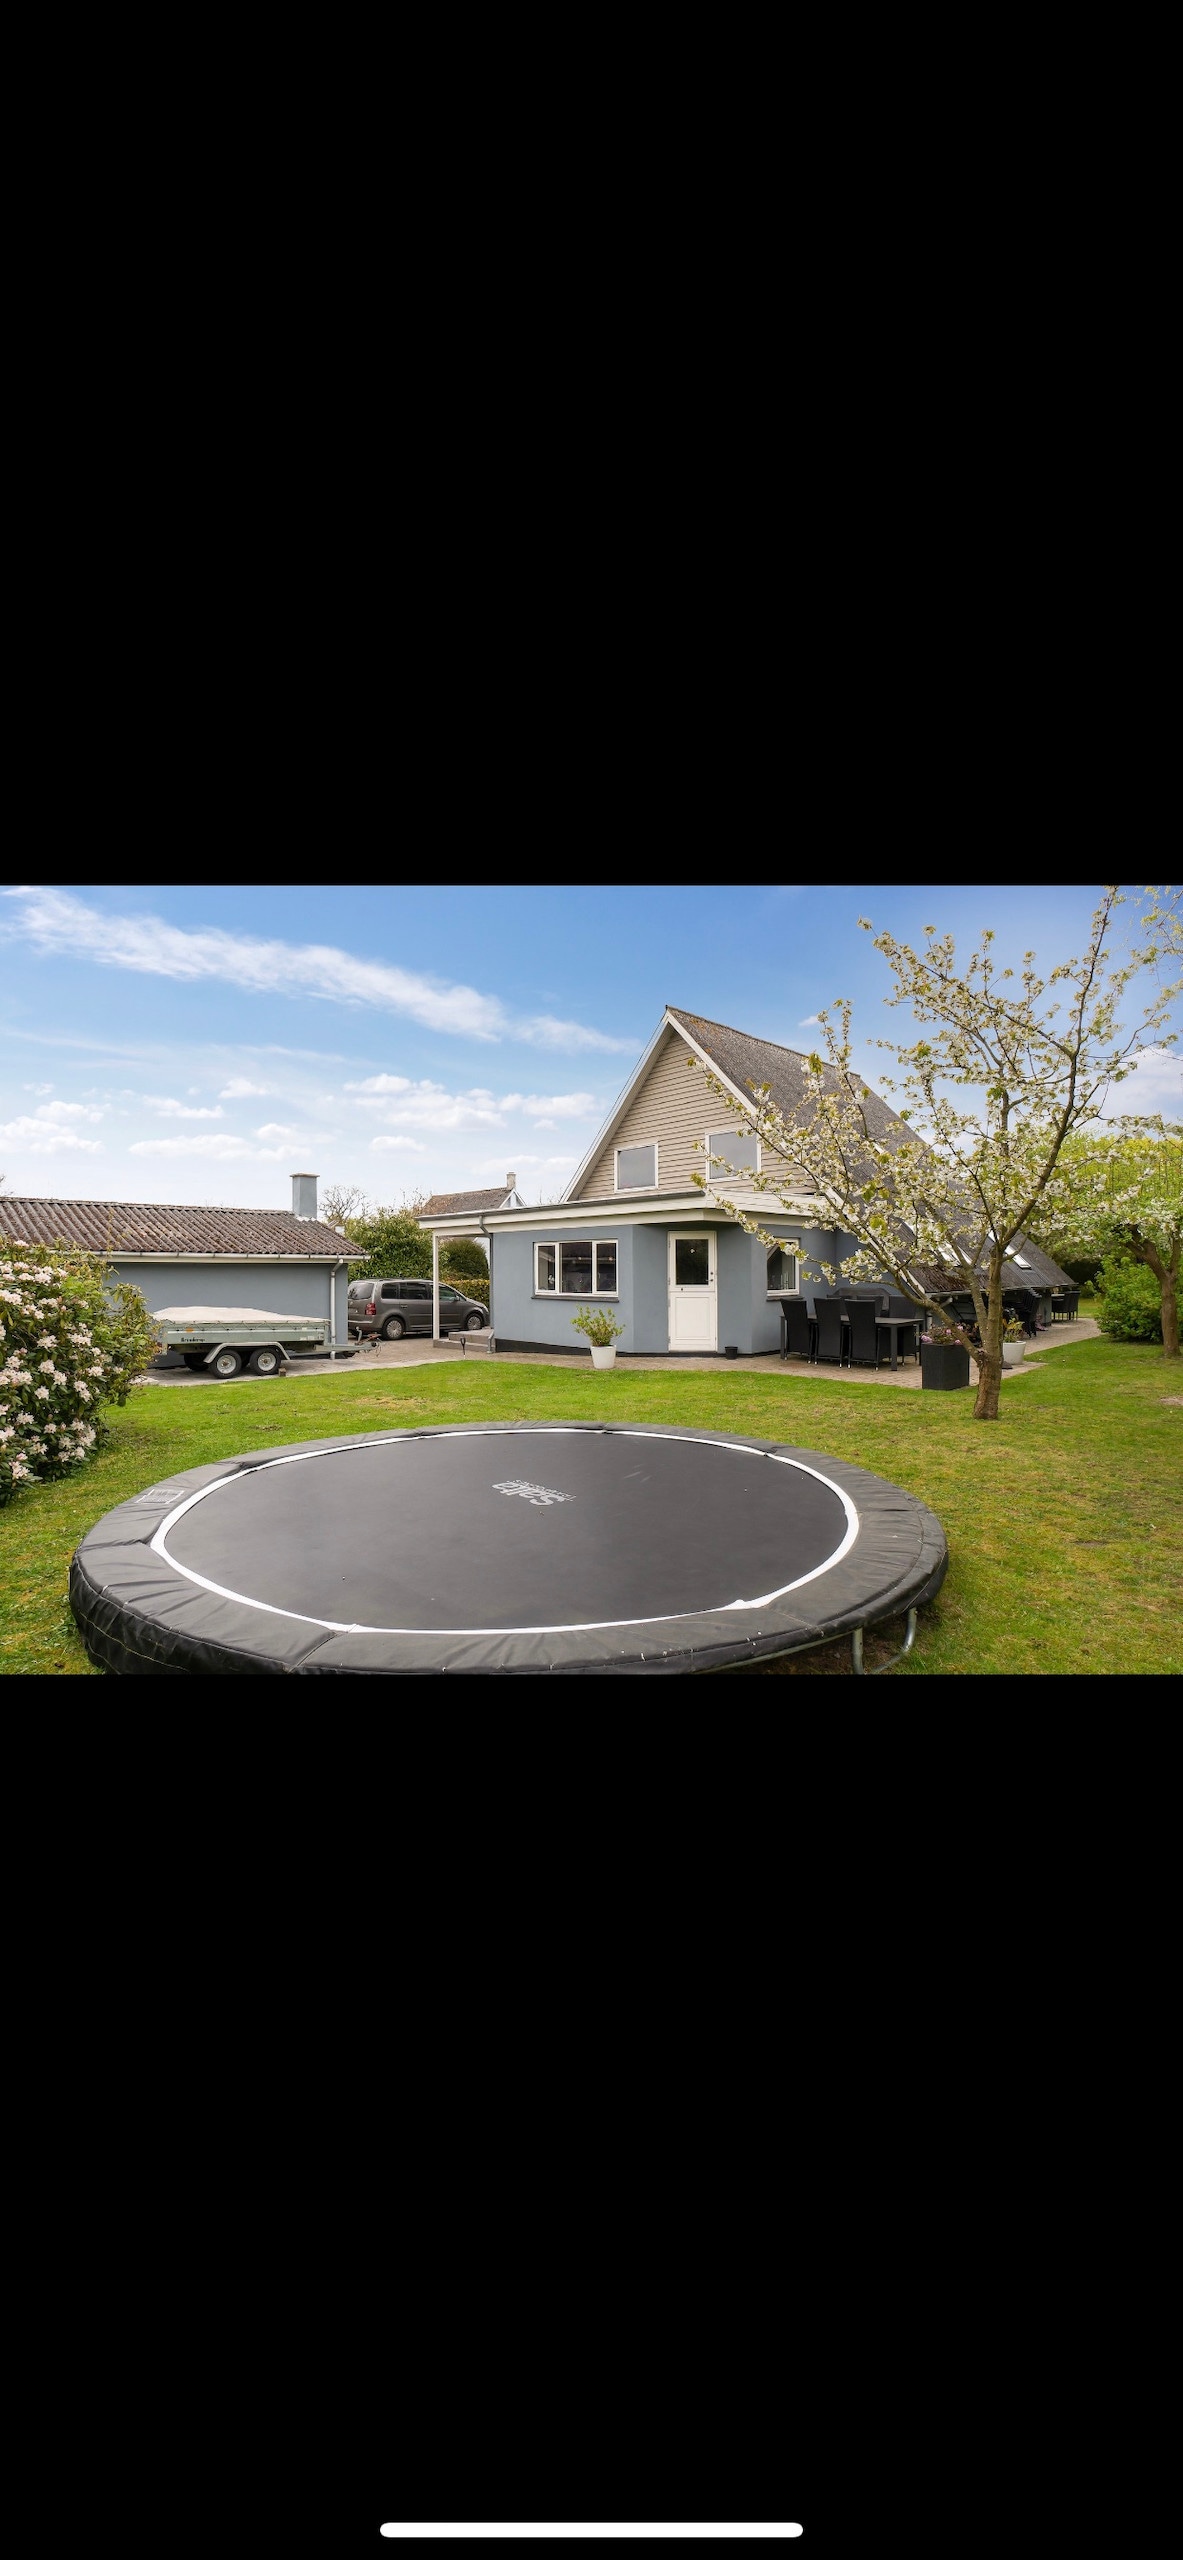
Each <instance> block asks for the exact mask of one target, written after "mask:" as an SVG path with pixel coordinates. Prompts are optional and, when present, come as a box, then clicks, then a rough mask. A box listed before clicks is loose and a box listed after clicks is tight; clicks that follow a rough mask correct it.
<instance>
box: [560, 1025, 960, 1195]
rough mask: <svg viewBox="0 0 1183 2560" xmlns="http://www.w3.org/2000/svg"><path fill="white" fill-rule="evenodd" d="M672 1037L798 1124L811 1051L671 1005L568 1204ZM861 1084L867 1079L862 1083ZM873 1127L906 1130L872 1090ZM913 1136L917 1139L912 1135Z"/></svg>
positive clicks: (887, 1132) (742, 1096) (882, 1132)
mask: <svg viewBox="0 0 1183 2560" xmlns="http://www.w3.org/2000/svg"><path fill="white" fill-rule="evenodd" d="M667 1031H674V1032H676V1033H678V1034H680V1036H681V1037H682V1039H684V1040H685V1041H686V1042H687V1043H688V1045H689V1046H690V1047H691V1048H692V1049H696V1050H697V1051H698V1053H699V1055H700V1056H701V1057H703V1058H705V1059H706V1060H707V1061H708V1063H709V1065H710V1066H711V1067H712V1068H713V1069H714V1072H715V1074H716V1075H717V1076H718V1077H719V1078H720V1079H721V1081H722V1082H723V1083H724V1084H727V1085H730V1087H731V1090H732V1092H733V1094H734V1095H735V1098H736V1101H737V1102H738V1103H739V1104H740V1105H741V1106H744V1105H746V1106H747V1107H749V1108H750V1106H751V1103H752V1101H753V1098H754V1097H753V1095H752V1091H751V1087H752V1085H753V1084H766V1085H768V1086H769V1087H770V1088H771V1095H772V1100H773V1102H774V1103H775V1105H776V1108H777V1110H778V1111H781V1112H783V1113H784V1116H785V1118H786V1119H793V1118H795V1117H796V1115H797V1113H798V1112H799V1110H800V1107H801V1104H802V1102H803V1101H804V1099H805V1095H806V1091H807V1086H806V1078H805V1064H806V1055H807V1053H806V1051H804V1050H802V1049H784V1048H782V1047H781V1045H780V1043H779V1041H776V1040H757V1039H756V1038H754V1036H753V1034H752V1033H751V1032H750V1031H736V1030H735V1029H734V1028H733V1026H732V1024H730V1023H728V1022H712V1021H711V1020H710V1019H709V1017H708V1016H707V1015H706V1014H703V1013H687V1012H684V1011H683V1010H682V1009H681V1007H679V1006H678V1005H672V1004H667V1006H666V1009H665V1012H664V1013H663V1015H662V1017H661V1020H660V1022H659V1023H658V1026H657V1029H656V1031H655V1032H654V1034H653V1038H652V1039H651V1040H650V1042H649V1044H648V1047H647V1048H646V1050H645V1052H644V1054H643V1056H642V1057H641V1058H639V1059H638V1061H637V1064H636V1066H635V1067H634V1069H633V1072H632V1074H631V1076H630V1077H629V1080H628V1083H627V1084H626V1085H625V1087H624V1089H623V1091H622V1092H621V1093H619V1094H618V1095H617V1098H616V1100H615V1102H614V1103H613V1105H612V1109H611V1111H610V1112H609V1114H608V1117H607V1119H606V1120H605V1122H604V1124H603V1127H602V1128H601V1129H598V1130H597V1132H596V1135H595V1137H594V1138H593V1140H592V1143H591V1145H590V1147H589V1148H588V1151H587V1154H586V1155H585V1157H584V1159H583V1162H582V1164H580V1165H579V1166H578V1167H577V1169H576V1171H575V1172H574V1173H573V1174H572V1176H571V1180H570V1182H569V1183H568V1185H567V1188H566V1190H565V1191H564V1193H563V1198H564V1200H571V1199H573V1198H574V1197H575V1194H576V1193H577V1191H578V1189H579V1185H580V1183H581V1182H582V1181H583V1180H584V1178H585V1176H586V1175H587V1174H588V1173H589V1172H590V1170H591V1167H592V1166H593V1165H594V1164H595V1163H597V1161H598V1159H599V1157H600V1156H601V1155H602V1153H603V1151H604V1148H605V1147H606V1146H608V1145H609V1144H610V1142H611V1138H612V1134H613V1131H614V1130H615V1128H616V1127H617V1126H618V1124H619V1122H620V1121H621V1120H622V1119H623V1118H624V1114H625V1112H626V1111H627V1109H628V1107H629V1104H630V1102H631V1101H632V1099H633V1096H634V1094H635V1093H636V1092H637V1091H638V1090H639V1088H640V1086H641V1085H642V1084H643V1083H644V1080H645V1077H646V1076H647V1075H648V1073H649V1069H650V1067H651V1066H652V1064H653V1059H654V1055H655V1052H656V1050H657V1047H658V1045H659V1043H660V1041H661V1039H662V1037H663V1035H664V1034H665V1032H667ZM860 1082H861V1078H860ZM863 1098H864V1104H865V1108H866V1113H867V1125H868V1127H869V1128H870V1130H871V1133H872V1136H873V1137H876V1138H890V1136H891V1133H892V1130H893V1129H899V1130H900V1131H901V1133H902V1132H903V1131H904V1130H905V1127H906V1124H905V1123H904V1122H903V1121H902V1120H901V1119H900V1117H899V1114H898V1112H895V1111H892V1110H891V1109H890V1108H889V1106H888V1105H887V1103H886V1102H884V1101H882V1100H881V1098H880V1096H879V1095H878V1094H877V1093H873V1092H872V1091H871V1088H870V1086H869V1085H866V1086H864V1087H863ZM908 1134H909V1135H911V1134H912V1133H911V1132H910V1131H909V1132H908Z"/></svg>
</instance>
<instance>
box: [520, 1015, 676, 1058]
mask: <svg viewBox="0 0 1183 2560" xmlns="http://www.w3.org/2000/svg"><path fill="white" fill-rule="evenodd" d="M513 1036H514V1038H515V1039H516V1040H528V1041H529V1042H530V1044H531V1046H532V1047H533V1048H535V1049H563V1050H566V1051H567V1052H570V1051H572V1050H578V1049H613V1050H616V1049H620V1050H627V1051H628V1052H629V1054H630V1055H631V1056H633V1057H635V1056H636V1054H637V1052H638V1050H639V1049H641V1048H642V1047H643V1045H644V1043H643V1042H642V1041H640V1040H634V1039H632V1038H628V1039H624V1040H613V1039H610V1038H609V1036H608V1034H607V1032H605V1031H588V1030H587V1029H586V1028H585V1026H584V1025H583V1023H581V1022H561V1021H558V1020H557V1019H556V1017H555V1016H554V1014H552V1013H536V1014H532V1015H531V1016H530V1018H529V1019H528V1020H526V1021H519V1022H515V1024H514V1026H513Z"/></svg>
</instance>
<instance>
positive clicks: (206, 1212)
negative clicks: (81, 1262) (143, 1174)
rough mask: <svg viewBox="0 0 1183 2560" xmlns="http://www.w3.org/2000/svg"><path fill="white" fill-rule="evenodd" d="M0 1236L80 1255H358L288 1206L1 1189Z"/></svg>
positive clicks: (334, 1231)
mask: <svg viewBox="0 0 1183 2560" xmlns="http://www.w3.org/2000/svg"><path fill="white" fill-rule="evenodd" d="M0 1235H5V1236H10V1237H12V1238H13V1240H14V1241H15V1240H16V1239H17V1238H18V1237H23V1238H24V1240H25V1242H26V1243H28V1244H72V1245H80V1246H82V1248H83V1249H84V1251H86V1252H87V1253H143V1254H159V1253H164V1254H168V1253H176V1254H187V1253H216V1254H223V1253H224V1254H230V1255H233V1254H243V1253H245V1254H250V1253H278V1254H291V1255H292V1256H293V1257H298V1256H300V1255H312V1256H314V1257H316V1258H317V1259H318V1260H320V1259H323V1258H324V1256H325V1255H327V1254H344V1255H346V1256H347V1257H348V1256H350V1255H352V1256H353V1258H354V1260H357V1259H358V1258H359V1256H358V1248H357V1247H356V1245H350V1244H348V1243H347V1241H346V1239H345V1237H344V1236H343V1235H340V1234H339V1233H338V1231H337V1229H336V1227H328V1226H325V1225H324V1224H323V1223H322V1221H321V1220H320V1219H318V1218H297V1217H294V1216H293V1215H292V1212H291V1210H290V1209H207V1208H200V1207H195V1206H194V1205H193V1204H192V1203H191V1202H187V1201H182V1202H179V1203H177V1202H170V1201H159V1200H18V1199H15V1198H14V1197H13V1196H12V1195H11V1194H10V1193H8V1192H0Z"/></svg>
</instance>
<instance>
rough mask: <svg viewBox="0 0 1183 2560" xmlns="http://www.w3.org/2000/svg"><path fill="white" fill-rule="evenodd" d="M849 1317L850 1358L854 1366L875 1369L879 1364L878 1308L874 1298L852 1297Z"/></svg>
mask: <svg viewBox="0 0 1183 2560" xmlns="http://www.w3.org/2000/svg"><path fill="white" fill-rule="evenodd" d="M848 1313H849V1317H850V1358H851V1360H852V1362H853V1363H854V1365H855V1367H856V1368H859V1369H877V1368H878V1366H879V1308H878V1305H877V1303H876V1302H875V1301H874V1300H866V1299H862V1298H856V1299H853V1300H852V1302H851V1304H850V1307H849V1309H848Z"/></svg>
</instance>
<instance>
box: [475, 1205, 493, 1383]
mask: <svg viewBox="0 0 1183 2560" xmlns="http://www.w3.org/2000/svg"><path fill="white" fill-rule="evenodd" d="M478 1214H479V1217H480V1222H481V1234H482V1235H483V1237H484V1239H485V1260H486V1262H487V1263H488V1265H489V1331H490V1333H491V1334H492V1333H493V1238H492V1236H491V1235H490V1233H489V1230H488V1228H487V1226H486V1225H485V1212H484V1210H483V1209H482V1210H480V1211H479V1213H478ZM496 1348H497V1338H496V1335H494V1336H493V1340H492V1341H491V1342H490V1344H489V1349H490V1351H495V1350H496Z"/></svg>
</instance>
